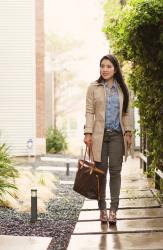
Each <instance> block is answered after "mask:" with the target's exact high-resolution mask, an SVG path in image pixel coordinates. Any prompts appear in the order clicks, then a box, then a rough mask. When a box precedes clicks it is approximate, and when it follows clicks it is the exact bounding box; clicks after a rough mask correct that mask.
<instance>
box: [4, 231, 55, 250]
mask: <svg viewBox="0 0 163 250" xmlns="http://www.w3.org/2000/svg"><path fill="white" fill-rule="evenodd" d="M51 240H52V238H51V237H32V236H11V235H0V249H1V250H46V249H47V248H48V246H49V244H50V242H51Z"/></svg>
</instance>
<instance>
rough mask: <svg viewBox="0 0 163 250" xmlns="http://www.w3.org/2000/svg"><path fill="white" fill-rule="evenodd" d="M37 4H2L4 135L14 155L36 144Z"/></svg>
mask: <svg viewBox="0 0 163 250" xmlns="http://www.w3.org/2000/svg"><path fill="white" fill-rule="evenodd" d="M34 2H35V1H34V0H0V131H1V134H2V136H3V138H4V139H5V141H6V142H7V144H8V145H9V146H10V148H11V153H12V155H26V154H27V147H26V142H27V140H28V139H29V138H32V139H33V140H35V127H36V125H35V124H36V122H35V120H36V117H35V116H36V115H35V114H36V110H35V109H36V104H35V102H36V100H35V99H36V98H35V96H36V94H35V88H36V86H35V30H34V29H35V16H34V15H35V13H34ZM1 141H2V140H1ZM33 153H34V152H33Z"/></svg>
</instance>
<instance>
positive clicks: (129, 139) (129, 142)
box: [125, 133, 132, 148]
mask: <svg viewBox="0 0 163 250" xmlns="http://www.w3.org/2000/svg"><path fill="white" fill-rule="evenodd" d="M125 136H126V141H127V147H128V148H130V146H131V144H132V134H131V133H126V134H125Z"/></svg>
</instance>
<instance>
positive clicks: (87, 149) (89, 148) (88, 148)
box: [84, 145, 94, 162]
mask: <svg viewBox="0 0 163 250" xmlns="http://www.w3.org/2000/svg"><path fill="white" fill-rule="evenodd" d="M87 152H88V157H89V161H91V162H94V157H93V151H92V148H91V147H88V146H87V145H86V148H85V153H84V161H85V158H86V153H87ZM91 155H92V158H91Z"/></svg>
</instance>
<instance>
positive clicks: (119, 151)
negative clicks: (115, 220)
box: [95, 131, 124, 212]
mask: <svg viewBox="0 0 163 250" xmlns="http://www.w3.org/2000/svg"><path fill="white" fill-rule="evenodd" d="M123 153H124V140H123V134H122V132H121V131H120V132H117V131H113V132H109V131H104V137H103V144H102V152H101V160H102V161H101V162H95V164H96V166H97V167H99V168H100V169H102V170H103V171H104V172H105V174H104V175H103V176H101V187H100V200H99V201H98V207H99V209H100V210H102V209H106V201H105V198H106V183H107V178H106V177H107V171H108V168H109V173H110V183H109V185H110V197H111V203H110V210H112V211H114V212H116V211H117V210H118V206H119V195H120V187H121V170H122V162H123ZM108 158H109V164H108Z"/></svg>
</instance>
